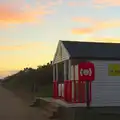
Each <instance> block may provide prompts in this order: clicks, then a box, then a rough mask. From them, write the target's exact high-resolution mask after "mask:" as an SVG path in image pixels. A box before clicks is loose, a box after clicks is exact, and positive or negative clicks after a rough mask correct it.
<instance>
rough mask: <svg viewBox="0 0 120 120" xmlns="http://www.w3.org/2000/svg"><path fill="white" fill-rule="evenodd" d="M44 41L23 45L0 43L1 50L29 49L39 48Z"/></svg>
mask: <svg viewBox="0 0 120 120" xmlns="http://www.w3.org/2000/svg"><path fill="white" fill-rule="evenodd" d="M41 43H42V42H32V43H26V44H22V45H11V46H10V45H0V51H16V50H20V51H21V50H27V49H33V48H37V47H39V46H40V45H41V46H42V44H41Z"/></svg>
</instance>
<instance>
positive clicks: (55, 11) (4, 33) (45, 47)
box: [0, 0, 120, 77]
mask: <svg viewBox="0 0 120 120" xmlns="http://www.w3.org/2000/svg"><path fill="white" fill-rule="evenodd" d="M59 40H77V41H96V42H98V41H102V42H120V0H0V56H1V57H0V59H1V60H0V61H1V62H0V77H5V76H7V75H10V74H13V73H14V72H16V71H18V70H21V69H23V68H25V67H32V68H36V67H37V66H38V65H43V64H46V63H47V62H49V61H51V60H52V59H53V55H54V53H55V50H56V46H57V43H58V41H59Z"/></svg>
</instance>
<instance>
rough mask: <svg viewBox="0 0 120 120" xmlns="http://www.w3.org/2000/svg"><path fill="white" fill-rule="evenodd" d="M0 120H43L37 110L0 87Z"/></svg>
mask: <svg viewBox="0 0 120 120" xmlns="http://www.w3.org/2000/svg"><path fill="white" fill-rule="evenodd" d="M0 120H45V118H44V117H43V116H42V115H41V111H40V110H38V108H31V107H29V106H28V105H27V104H25V103H24V102H23V101H22V100H21V99H20V98H18V97H16V96H15V95H14V94H13V93H12V92H11V91H9V90H7V89H5V88H3V87H1V86H0Z"/></svg>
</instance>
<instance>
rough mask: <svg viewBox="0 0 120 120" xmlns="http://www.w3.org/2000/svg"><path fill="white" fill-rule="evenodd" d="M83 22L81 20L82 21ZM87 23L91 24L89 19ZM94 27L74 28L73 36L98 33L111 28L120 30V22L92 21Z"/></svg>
mask: <svg viewBox="0 0 120 120" xmlns="http://www.w3.org/2000/svg"><path fill="white" fill-rule="evenodd" d="M80 21H81V20H80ZM86 22H89V18H88V19H86ZM91 25H92V27H88V28H73V30H72V33H73V34H91V33H94V32H97V31H101V30H105V29H111V28H118V27H120V20H110V21H94V20H93V21H92V19H91Z"/></svg>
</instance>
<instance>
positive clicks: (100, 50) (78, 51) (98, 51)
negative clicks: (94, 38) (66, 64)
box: [61, 41, 120, 59]
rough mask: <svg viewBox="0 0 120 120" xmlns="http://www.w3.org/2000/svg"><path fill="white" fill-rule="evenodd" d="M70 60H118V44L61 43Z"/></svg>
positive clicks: (119, 54)
mask: <svg viewBox="0 0 120 120" xmlns="http://www.w3.org/2000/svg"><path fill="white" fill-rule="evenodd" d="M61 42H62V43H63V45H64V47H65V48H66V50H67V51H68V53H69V55H70V58H106V59H120V43H96V42H79V41H61Z"/></svg>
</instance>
